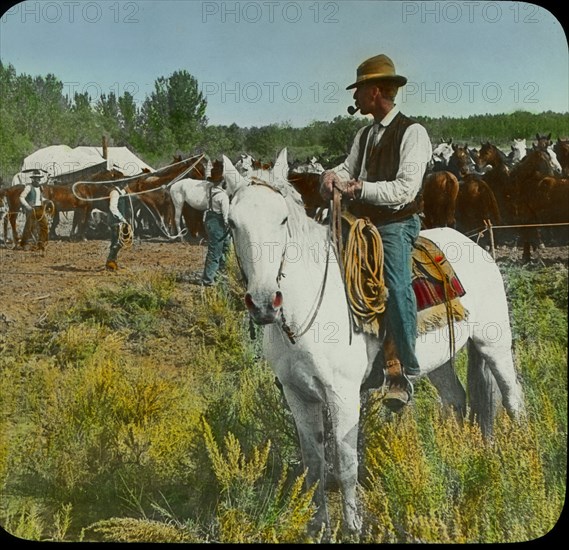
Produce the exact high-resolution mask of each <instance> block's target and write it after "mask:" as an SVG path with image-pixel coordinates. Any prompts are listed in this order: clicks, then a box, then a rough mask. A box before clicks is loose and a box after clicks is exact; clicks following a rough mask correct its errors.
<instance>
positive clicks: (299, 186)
mask: <svg viewBox="0 0 569 550" xmlns="http://www.w3.org/2000/svg"><path fill="white" fill-rule="evenodd" d="M288 181H289V182H290V183H292V185H293V187H294V188H295V189H296V190H297V191H298V192H299V193H300V195H301V197H302V200H303V202H304V209H305V210H306V213H307V214H308V216H310V217H311V218H313V217H314V216H315V215H316V212H317V211H318V209H319V208H323V207H326V206H328V203H327V201H325V200H324V199H323V198H322V196H321V195H320V174H315V173H310V172H293V171H292V170H289V173H288Z"/></svg>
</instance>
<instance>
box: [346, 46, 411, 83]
mask: <svg viewBox="0 0 569 550" xmlns="http://www.w3.org/2000/svg"><path fill="white" fill-rule="evenodd" d="M372 80H390V81H392V82H394V83H395V84H396V85H397V86H404V85H405V84H406V83H407V78H405V77H404V76H401V75H398V74H397V73H396V72H395V65H394V64H393V61H391V59H390V58H389V57H387V56H386V55H385V54H382V53H380V54H379V55H375V56H374V57H370V58H369V59H366V60H365V61H364V62H363V63H361V64H360V66H359V67H358V68H357V71H356V81H355V82H354V83H353V84H350V85H349V86H348V87H347V88H346V90H351V89H352V88H355V87H356V86H358V85H360V84H363V83H365V82H370V81H372Z"/></svg>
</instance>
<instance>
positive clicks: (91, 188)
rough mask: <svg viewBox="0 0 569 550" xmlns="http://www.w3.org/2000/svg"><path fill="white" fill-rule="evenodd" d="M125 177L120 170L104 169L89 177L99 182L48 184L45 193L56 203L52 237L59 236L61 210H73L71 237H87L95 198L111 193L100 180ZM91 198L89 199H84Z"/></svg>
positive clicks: (48, 198) (44, 189)
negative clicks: (91, 183)
mask: <svg viewBox="0 0 569 550" xmlns="http://www.w3.org/2000/svg"><path fill="white" fill-rule="evenodd" d="M121 178H124V174H123V173H122V172H120V171H119V170H116V169H113V170H103V171H102V172H98V173H97V174H95V175H93V176H92V177H91V178H89V180H88V181H89V182H93V183H97V185H90V184H88V183H84V182H81V183H76V185H75V186H73V185H46V186H45V187H44V188H43V194H44V197H45V199H46V200H50V201H51V202H52V203H53V205H54V215H53V220H52V223H51V227H50V238H52V239H55V238H57V232H56V229H57V226H58V225H59V220H60V215H59V214H60V212H73V222H72V227H71V233H70V238H72V237H74V236H75V237H77V238H79V239H84V238H85V230H86V228H87V221H88V220H89V216H90V214H91V212H92V210H93V208H96V206H95V204H94V203H93V199H95V198H102V197H104V196H106V195H108V194H109V188H107V187H105V186H104V185H103V186H101V185H100V183H99V182H107V181H112V180H117V179H121ZM83 198H85V199H89V200H84V199H83Z"/></svg>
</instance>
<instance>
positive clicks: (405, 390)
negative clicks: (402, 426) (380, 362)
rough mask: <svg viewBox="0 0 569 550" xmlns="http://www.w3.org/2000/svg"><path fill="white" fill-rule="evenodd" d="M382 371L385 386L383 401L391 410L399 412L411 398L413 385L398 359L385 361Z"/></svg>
mask: <svg viewBox="0 0 569 550" xmlns="http://www.w3.org/2000/svg"><path fill="white" fill-rule="evenodd" d="M383 373H384V376H385V381H384V386H385V387H386V388H387V392H386V393H385V395H384V398H383V403H384V405H385V406H386V407H387V408H388V409H389V410H390V411H391V412H399V411H400V410H401V409H402V408H403V407H404V406H405V405H407V403H409V401H410V400H411V396H412V395H413V385H412V384H411V381H410V380H409V379H408V378H407V377H406V376H405V374H404V372H403V367H402V366H401V362H400V361H399V359H391V360H389V361H386V363H385V369H384V371H383Z"/></svg>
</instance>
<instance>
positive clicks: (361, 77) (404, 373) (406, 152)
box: [320, 54, 432, 410]
mask: <svg viewBox="0 0 569 550" xmlns="http://www.w3.org/2000/svg"><path fill="white" fill-rule="evenodd" d="M406 82H407V79H406V78H405V77H403V76H400V75H398V74H396V71H395V66H394V64H393V62H392V60H391V59H390V58H389V57H387V56H386V55H384V54H380V55H376V56H374V57H371V58H370V59H367V60H365V61H364V62H363V63H361V64H360V66H359V67H358V68H357V80H356V82H354V83H353V84H351V85H350V86H348V87H347V88H346V89H347V90H350V89H353V88H355V92H354V100H355V103H356V107H357V108H359V110H360V111H361V113H362V114H363V115H368V114H369V115H372V116H373V118H374V124H371V125H368V126H365V127H364V128H362V129H361V130H359V131H358V133H357V134H356V137H355V139H354V142H353V144H352V148H351V151H350V154H349V155H348V157H347V158H346V160H345V161H344V162H343V163H342V164H340V165H338V166H336V167H335V168H333V169H331V170H327V171H325V172H324V173H323V174H322V176H321V178H320V182H321V188H320V192H321V194H322V196H323V197H324V198H325V199H330V198H331V197H332V195H333V190H334V187H336V188H338V189H340V190H341V191H342V196H343V198H345V199H347V200H348V203H347V208H348V210H349V211H350V212H351V213H352V214H354V215H355V216H357V217H359V218H363V217H367V218H369V219H370V221H371V222H372V223H373V224H374V225H375V226H376V227H377V228H378V230H379V233H380V235H381V238H382V241H383V248H384V262H385V263H384V275H385V283H386V286H387V288H388V290H389V297H388V302H387V307H386V314H385V321H386V327H385V330H386V333H385V343H384V356H385V369H384V375H385V378H386V386H387V388H388V389H387V393H386V395H385V400H384V403H385V404H386V406H388V407H389V408H390V409H391V410H399V409H400V408H401V407H402V406H404V405H405V404H407V403H408V402H409V400H410V398H411V396H412V394H413V386H412V383H411V378H412V377H414V376H416V375H418V374H419V364H418V361H417V358H416V355H415V343H416V338H417V328H416V325H417V306H416V298H415V294H414V291H413V288H412V272H411V254H412V251H413V244H414V243H415V240H416V238H417V236H418V235H419V230H420V228H421V223H420V219H419V216H418V213H419V208H420V207H419V203H420V201H419V200H418V195H419V192H420V190H421V186H422V181H423V176H424V174H425V170H426V168H427V165H428V163H429V161H430V160H431V156H432V146H431V141H430V139H429V136H428V134H427V131H426V130H425V128H424V127H423V126H421V125H420V124H418V123H417V122H415V121H414V120H412V119H410V118H409V117H407V116H405V115H404V114H402V113H401V112H400V111H399V108H398V107H397V106H396V105H395V103H394V99H395V96H396V94H397V91H398V89H399V88H400V87H401V86H403V85H405V83H406ZM352 112H355V110H353V109H352Z"/></svg>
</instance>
